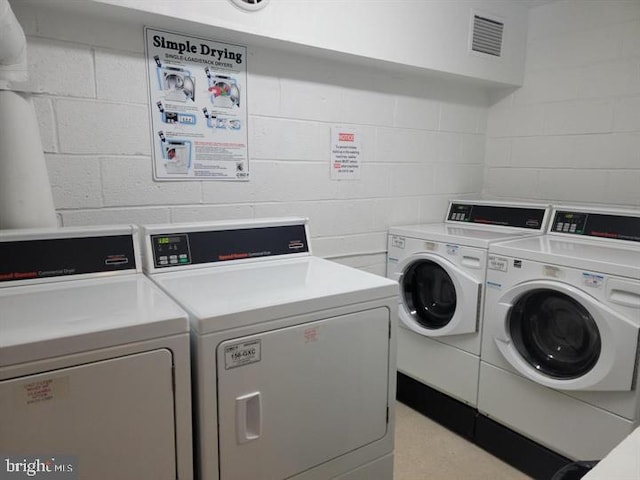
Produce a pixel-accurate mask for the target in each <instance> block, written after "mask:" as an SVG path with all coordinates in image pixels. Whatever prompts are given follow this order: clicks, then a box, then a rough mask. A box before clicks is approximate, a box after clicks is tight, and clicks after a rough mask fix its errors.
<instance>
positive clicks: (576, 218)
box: [550, 210, 640, 242]
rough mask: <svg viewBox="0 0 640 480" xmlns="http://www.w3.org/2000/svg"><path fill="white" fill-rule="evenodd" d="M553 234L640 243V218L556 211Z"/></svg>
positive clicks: (623, 215) (615, 214) (624, 215)
mask: <svg viewBox="0 0 640 480" xmlns="http://www.w3.org/2000/svg"><path fill="white" fill-rule="evenodd" d="M550 230H551V232H552V233H561V234H568V235H580V236H586V237H597V238H605V239H609V240H626V241H631V242H640V216H634V215H628V214H622V213H601V212H586V211H569V210H556V211H555V214H554V216H553V222H552V224H551V229H550Z"/></svg>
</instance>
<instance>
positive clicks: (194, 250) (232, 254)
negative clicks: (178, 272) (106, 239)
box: [149, 223, 309, 269]
mask: <svg viewBox="0 0 640 480" xmlns="http://www.w3.org/2000/svg"><path fill="white" fill-rule="evenodd" d="M188 230H189V229H186V230H185V231H182V232H159V233H152V234H151V235H150V236H149V240H150V246H151V250H152V252H151V253H152V258H153V266H154V268H157V269H161V268H167V267H179V266H185V265H198V264H211V263H219V262H227V261H230V260H249V259H258V258H264V257H274V256H278V257H282V256H283V255H295V254H301V253H302V254H306V253H308V252H309V243H308V240H307V231H306V228H305V224H304V223H300V224H294V225H276V226H256V227H253V228H224V229H212V230H206V229H205V230H201V231H188Z"/></svg>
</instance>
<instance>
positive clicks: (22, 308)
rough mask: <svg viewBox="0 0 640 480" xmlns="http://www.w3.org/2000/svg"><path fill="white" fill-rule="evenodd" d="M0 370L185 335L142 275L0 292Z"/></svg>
mask: <svg viewBox="0 0 640 480" xmlns="http://www.w3.org/2000/svg"><path fill="white" fill-rule="evenodd" d="M0 312H1V313H0V332H1V334H0V366H5V365H10V364H15V363H22V362H26V361H32V360H38V359H43V358H51V357H54V356H59V355H66V354H70V353H77V352H82V351H86V350H90V349H96V348H103V347H111V346H116V345H124V344H128V343H133V342H136V341H143V340H148V339H152V338H158V337H164V336H168V335H175V334H180V333H185V332H188V331H189V323H188V317H187V314H186V313H185V312H184V311H183V310H182V309H181V308H180V307H178V306H177V305H176V303H175V302H173V301H172V300H171V299H170V298H169V297H168V296H167V295H166V294H165V293H164V292H162V291H161V290H160V289H159V288H158V287H157V286H156V285H154V284H153V282H151V281H150V280H149V279H148V278H146V277H145V276H144V275H142V274H135V273H134V274H130V275H126V276H119V277H108V278H102V279H96V278H91V279H82V280H69V281H64V282H57V283H50V284H37V285H21V286H15V287H9V288H4V289H0Z"/></svg>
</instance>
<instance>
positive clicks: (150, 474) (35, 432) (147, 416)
mask: <svg viewBox="0 0 640 480" xmlns="http://www.w3.org/2000/svg"><path fill="white" fill-rule="evenodd" d="M172 363H173V362H172V356H171V352H170V351H168V350H165V349H161V350H155V351H150V352H145V353H139V354H135V355H129V356H125V357H118V358H114V359H109V360H104V361H99V362H95V363H89V364H84V365H78V366H74V367H70V368H63V369H58V370H52V371H49V372H46V373H41V374H35V375H29V376H26V377H20V378H14V379H11V380H4V381H2V382H0V425H2V428H0V451H1V452H3V453H4V454H7V455H17V456H19V458H20V459H22V458H25V457H28V456H30V455H31V456H33V455H35V456H38V458H41V460H42V461H43V462H45V461H47V460H49V458H45V457H46V456H48V455H50V456H52V457H63V458H65V459H67V460H68V462H67V463H69V462H72V468H74V467H75V469H76V470H75V471H76V473H77V474H78V475H79V477H78V478H87V479H91V480H114V479H118V480H140V479H144V478H149V479H150V478H153V479H159V480H175V478H176V476H177V472H176V461H175V458H176V450H175V422H174V402H173V386H172ZM43 368H46V367H43ZM54 463H55V461H54ZM73 463H75V465H73Z"/></svg>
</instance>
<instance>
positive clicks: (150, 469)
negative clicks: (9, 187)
mask: <svg viewBox="0 0 640 480" xmlns="http://www.w3.org/2000/svg"><path fill="white" fill-rule="evenodd" d="M137 243H138V238H137V230H136V229H135V228H134V227H132V226H123V227H93V228H61V229H47V230H41V229H31V230H13V231H3V232H0V258H2V261H1V262H0V425H1V427H0V456H1V457H2V462H1V463H2V468H3V469H5V470H3V471H6V472H20V471H21V472H25V468H31V469H32V471H33V472H35V473H33V474H27V473H24V475H28V477H29V478H30V477H32V476H34V475H40V473H43V472H54V473H50V475H51V476H52V477H53V476H55V477H56V478H58V476H60V478H62V476H64V478H70V477H69V476H70V475H77V477H76V476H73V478H83V479H85V478H86V479H91V480H113V479H118V480H140V479H144V478H153V479H165V480H175V479H176V478H180V479H191V478H193V451H192V427H191V422H192V418H191V386H190V385H191V381H190V366H189V363H190V358H189V323H188V316H187V314H186V313H185V312H184V310H182V309H181V308H180V307H178V306H177V304H176V303H175V302H174V301H173V300H171V299H170V298H169V297H168V296H167V295H166V294H164V293H163V292H162V291H161V290H160V289H159V288H158V287H157V286H156V285H155V284H153V282H151V281H150V280H149V279H148V278H146V277H145V276H144V275H143V274H142V269H141V266H140V262H139V260H140V256H139V250H138V245H137ZM56 472H58V473H56ZM43 474H44V475H48V474H46V473H43ZM11 475H13V474H11V473H10V474H9V476H11ZM16 475H17V476H20V478H22V474H16ZM65 475H66V476H65ZM25 478H27V477H25Z"/></svg>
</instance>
